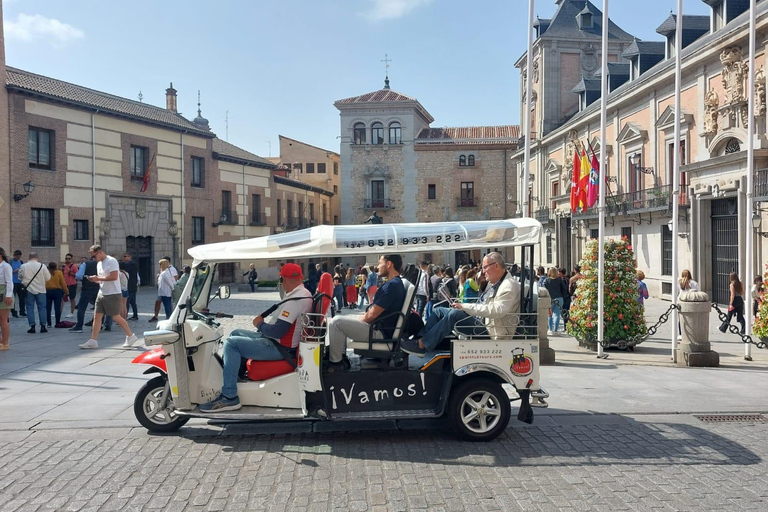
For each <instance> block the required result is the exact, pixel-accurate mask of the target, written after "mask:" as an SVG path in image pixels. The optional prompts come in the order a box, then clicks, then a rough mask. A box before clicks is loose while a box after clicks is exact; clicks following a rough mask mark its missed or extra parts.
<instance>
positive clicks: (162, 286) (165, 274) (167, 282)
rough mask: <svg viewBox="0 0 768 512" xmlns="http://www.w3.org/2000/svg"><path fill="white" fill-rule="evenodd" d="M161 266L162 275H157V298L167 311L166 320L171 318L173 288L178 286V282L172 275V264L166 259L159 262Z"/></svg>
mask: <svg viewBox="0 0 768 512" xmlns="http://www.w3.org/2000/svg"><path fill="white" fill-rule="evenodd" d="M158 265H160V273H159V274H158V275H157V296H158V297H159V298H160V301H161V302H162V303H163V309H164V310H165V319H166V320H168V318H170V317H171V311H172V309H171V302H172V298H173V287H174V285H175V284H176V280H175V279H174V278H173V274H171V264H170V263H169V262H168V260H166V259H162V260H160V261H159V262H158Z"/></svg>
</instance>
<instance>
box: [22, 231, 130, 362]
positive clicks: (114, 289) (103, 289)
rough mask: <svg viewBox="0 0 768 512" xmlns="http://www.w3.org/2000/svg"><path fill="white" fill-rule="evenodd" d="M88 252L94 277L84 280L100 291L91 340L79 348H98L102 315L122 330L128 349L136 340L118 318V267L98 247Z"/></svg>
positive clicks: (119, 300)
mask: <svg viewBox="0 0 768 512" xmlns="http://www.w3.org/2000/svg"><path fill="white" fill-rule="evenodd" d="M88 252H89V253H90V255H91V256H92V257H93V258H94V259H95V260H96V262H97V263H96V275H88V276H85V279H88V280H89V281H91V282H93V283H99V287H100V290H99V294H98V295H97V296H96V309H95V310H94V311H95V313H94V315H93V326H92V328H91V338H90V339H89V340H88V341H86V342H85V343H83V344H81V345H80V348H84V349H95V348H99V341H98V339H99V331H100V330H101V320H102V318H104V315H106V316H110V317H112V319H113V320H114V321H115V322H117V325H119V326H120V327H121V328H122V329H123V331H124V332H125V343H123V348H130V347H131V346H133V344H134V343H136V341H138V338H137V337H136V335H135V334H133V333H132V332H131V328H130V327H128V322H127V321H126V320H125V318H123V317H121V316H120V302H121V300H122V293H121V291H120V277H119V273H120V267H119V265H118V263H117V260H116V259H115V258H113V257H112V256H108V255H107V253H105V252H104V250H103V249H102V248H101V246H100V245H92V246H91V248H90V249H89V250H88ZM30 259H31V257H30ZM78 316H79V314H78Z"/></svg>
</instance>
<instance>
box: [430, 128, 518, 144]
mask: <svg viewBox="0 0 768 512" xmlns="http://www.w3.org/2000/svg"><path fill="white" fill-rule="evenodd" d="M519 138H520V126H518V125H505V126H464V127H454V128H424V129H422V130H421V132H419V135H418V137H416V144H418V145H430V144H434V145H441V146H442V145H459V144H483V145H494V144H509V143H517V141H518V139H519Z"/></svg>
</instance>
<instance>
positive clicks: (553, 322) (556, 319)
mask: <svg viewBox="0 0 768 512" xmlns="http://www.w3.org/2000/svg"><path fill="white" fill-rule="evenodd" d="M562 308H563V298H562V297H558V298H556V299H552V314H551V315H550V316H549V318H547V326H548V327H549V330H550V331H552V332H557V331H559V330H560V312H561V311H562Z"/></svg>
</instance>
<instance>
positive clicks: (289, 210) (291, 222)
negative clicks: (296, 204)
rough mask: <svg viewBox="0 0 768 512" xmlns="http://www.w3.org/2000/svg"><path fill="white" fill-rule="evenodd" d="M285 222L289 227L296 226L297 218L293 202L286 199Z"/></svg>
mask: <svg viewBox="0 0 768 512" xmlns="http://www.w3.org/2000/svg"><path fill="white" fill-rule="evenodd" d="M285 221H286V223H287V224H288V226H289V227H295V226H296V217H295V213H294V211H293V201H292V200H290V199H286V201H285Z"/></svg>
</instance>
